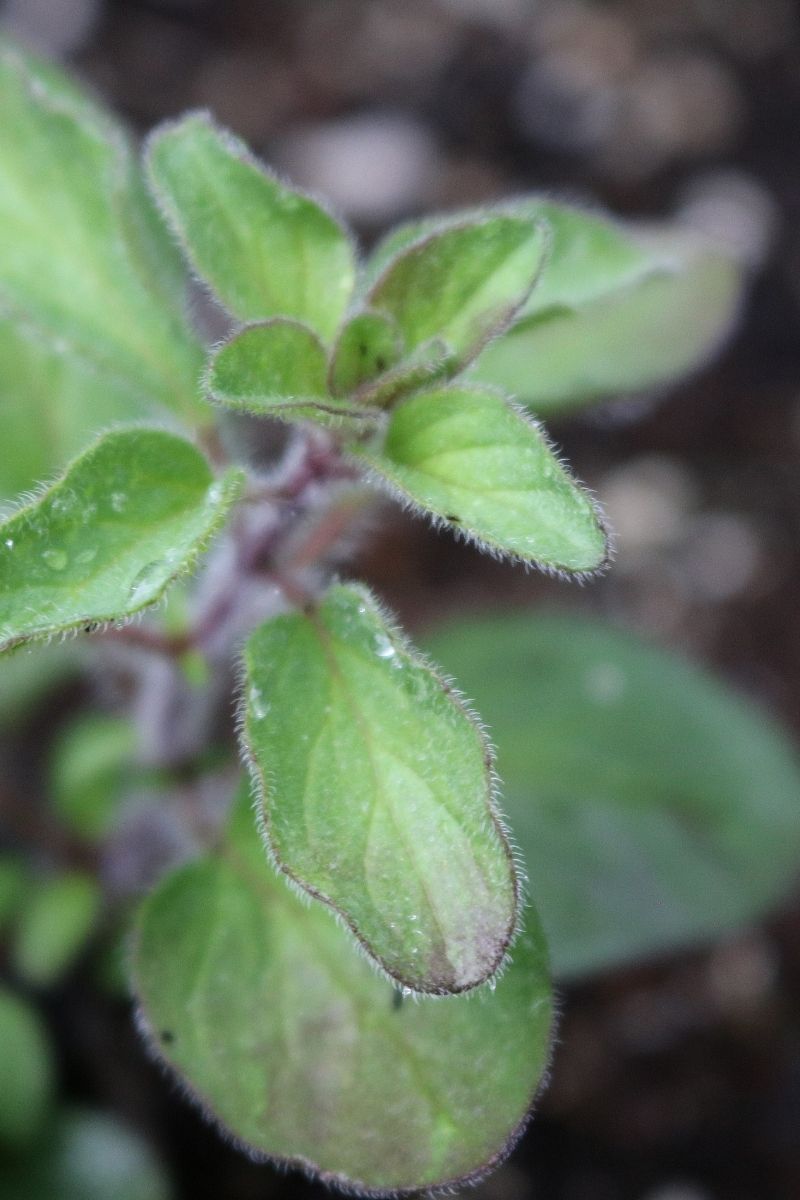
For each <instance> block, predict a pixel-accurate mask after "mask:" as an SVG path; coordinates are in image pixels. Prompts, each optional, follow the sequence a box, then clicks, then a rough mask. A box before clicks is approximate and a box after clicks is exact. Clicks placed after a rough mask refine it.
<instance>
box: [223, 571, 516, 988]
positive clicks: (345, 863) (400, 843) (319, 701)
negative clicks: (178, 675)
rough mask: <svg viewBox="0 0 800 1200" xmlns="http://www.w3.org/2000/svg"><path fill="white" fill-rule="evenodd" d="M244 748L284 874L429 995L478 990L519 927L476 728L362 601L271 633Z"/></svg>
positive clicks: (261, 642) (344, 596)
mask: <svg viewBox="0 0 800 1200" xmlns="http://www.w3.org/2000/svg"><path fill="white" fill-rule="evenodd" d="M245 666H246V680H245V688H246V701H247V706H246V717H245V729H244V738H245V744H246V748H247V753H248V755H249V757H250V759H251V762H252V765H253V769H254V773H255V777H256V780H257V783H258V790H259V793H260V802H261V805H262V811H263V817H264V832H265V836H266V839H267V843H268V846H269V848H270V851H271V853H272V854H273V855H274V858H275V860H276V863H277V865H278V866H279V867H280V869H281V870H282V871H284V872H285V873H286V874H287V875H288V876H289V877H290V878H291V879H293V880H294V881H295V882H297V883H298V884H300V886H301V887H303V888H304V889H305V890H306V891H308V892H310V893H311V894H312V895H313V896H317V897H319V898H320V899H322V900H324V901H325V903H327V904H329V905H331V907H333V908H334V909H335V910H336V911H337V912H339V913H340V914H341V915H342V916H343V917H344V919H345V921H346V922H347V924H348V925H349V926H350V927H351V928H352V930H353V931H354V932H355V934H356V936H357V937H358V938H359V940H360V941H361V942H362V943H363V945H364V946H365V948H366V949H367V951H368V952H369V954H370V955H372V956H373V957H374V958H375V959H376V960H377V961H378V962H379V963H380V964H381V966H382V967H383V968H384V969H385V970H386V971H387V972H388V973H389V974H390V975H391V976H393V977H394V978H395V979H397V980H398V981H399V982H400V983H402V984H404V985H405V986H407V987H409V988H413V989H414V990H416V991H421V992H438V993H447V992H459V991H464V990H465V989H467V988H471V987H474V986H475V985H476V984H479V983H481V982H482V981H483V980H485V979H486V978H487V977H488V976H490V975H492V974H493V973H494V972H495V971H496V970H497V968H498V967H499V966H500V965H501V963H502V961H503V959H504V957H505V954H506V949H507V947H508V944H509V942H510V940H511V936H512V933H513V929H514V922H515V919H516V914H517V893H516V883H515V878H514V871H513V863H512V861H511V855H510V852H509V849H508V845H507V843H506V840H505V837H504V835H503V833H502V830H501V828H500V825H499V822H498V818H497V815H496V812H495V809H494V806H493V801H492V796H491V778H490V765H489V751H488V747H487V744H486V742H485V741H484V739H483V737H482V735H481V732H480V730H479V728H478V726H477V724H476V723H475V721H474V720H472V719H471V718H470V716H469V715H468V714H467V712H466V711H465V710H464V709H463V708H462V707H461V705H460V703H459V702H458V700H457V699H456V697H455V696H454V695H453V693H452V691H451V690H450V689H449V688H448V687H447V686H446V685H445V684H444V683H443V681H442V680H441V679H440V678H439V676H438V675H436V674H435V673H434V672H433V671H432V670H431V669H430V668H429V667H428V666H427V665H426V664H425V663H424V662H422V661H421V660H420V658H419V657H418V655H416V654H415V653H414V651H413V650H412V649H411V648H410V647H409V645H408V644H407V643H406V642H405V640H404V639H403V638H401V637H400V635H399V634H398V633H397V632H396V630H395V629H394V628H393V627H392V626H391V625H390V624H388V623H387V622H386V620H385V619H384V617H383V616H382V614H381V612H380V610H379V609H378V607H377V605H376V604H375V601H374V600H373V599H372V598H371V596H370V595H369V594H368V593H367V592H366V591H365V590H363V589H361V588H356V587H334V588H332V589H331V591H329V592H328V594H327V596H326V597H325V599H324V600H323V601H322V603H321V604H320V605H319V607H318V608H317V609H316V610H314V611H311V612H308V613H293V614H291V615H288V616H280V617H277V618H275V619H274V620H272V621H269V622H267V623H266V624H265V625H262V626H261V628H260V629H258V630H257V631H256V632H255V633H254V634H253V635H252V636H251V638H250V640H249V642H248V643H247V648H246V651H245Z"/></svg>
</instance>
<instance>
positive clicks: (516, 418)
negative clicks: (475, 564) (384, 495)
mask: <svg viewBox="0 0 800 1200" xmlns="http://www.w3.org/2000/svg"><path fill="white" fill-rule="evenodd" d="M354 453H355V454H357V455H358V457H359V458H360V459H361V460H362V461H364V462H366V463H368V464H369V466H370V467H371V468H372V469H373V471H374V472H375V473H376V475H377V476H378V477H379V478H380V479H381V480H384V481H385V482H386V483H388V484H389V485H390V487H391V489H392V490H393V491H394V492H396V493H398V494H399V495H400V496H401V497H403V498H404V499H407V500H410V501H411V502H412V503H413V504H414V505H417V506H419V507H420V508H421V509H423V510H424V511H425V512H428V513H431V514H432V515H433V516H434V517H436V518H437V519H438V520H440V521H442V522H444V523H445V524H447V525H450V526H451V527H452V528H454V529H456V530H458V531H459V532H460V533H462V534H464V535H465V536H466V537H468V538H470V539H471V540H473V541H475V542H477V543H478V544H479V545H482V546H487V547H489V549H491V550H494V551H499V552H501V553H504V554H509V555H512V556H513V557H514V558H518V559H521V560H523V561H525V562H534V563H537V564H538V565H540V566H543V567H548V568H555V569H558V570H562V571H570V572H577V573H582V572H585V571H593V570H596V569H597V568H598V567H601V566H603V565H604V563H605V560H606V555H607V547H606V537H605V532H604V530H603V526H602V523H601V521H600V519H599V517H598V513H597V510H596V508H595V506H594V505H593V503H592V501H591V500H590V498H589V496H588V495H587V494H586V493H585V492H583V491H582V490H581V489H580V488H579V487H578V486H577V485H576V484H575V483H574V481H573V480H572V479H571V478H570V476H569V475H568V474H567V472H566V470H565V469H564V468H563V467H562V466H561V464H560V463H559V461H558V459H557V458H556V457H555V455H554V454H553V451H552V450H551V449H550V447H549V445H548V444H547V442H546V440H545V438H544V436H543V435H542V433H541V431H540V430H539V429H538V428H537V426H535V425H534V424H532V423H531V422H530V421H529V420H527V419H526V418H525V417H524V416H522V414H521V413H519V412H517V411H516V409H514V408H513V407H512V406H510V405H509V404H508V402H507V401H506V400H505V399H504V398H503V397H502V396H500V395H498V394H497V393H495V392H493V391H489V390H488V389H485V388H478V387H468V386H461V387H459V386H455V385H454V386H450V387H442V388H439V389H436V390H431V391H422V392H417V393H416V394H415V395H412V396H410V397H409V398H408V399H406V400H403V401H401V402H400V403H399V404H398V405H397V407H396V408H395V409H394V410H393V412H392V414H391V419H390V422H389V428H388V432H387V434H386V438H385V441H384V442H383V445H380V444H379V443H375V442H373V443H364V444H363V445H361V446H357V447H354Z"/></svg>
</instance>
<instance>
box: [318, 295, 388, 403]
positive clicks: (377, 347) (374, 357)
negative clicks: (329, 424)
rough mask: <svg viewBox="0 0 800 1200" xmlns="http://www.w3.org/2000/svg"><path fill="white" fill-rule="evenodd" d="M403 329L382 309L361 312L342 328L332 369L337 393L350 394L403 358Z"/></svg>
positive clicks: (333, 385)
mask: <svg viewBox="0 0 800 1200" xmlns="http://www.w3.org/2000/svg"><path fill="white" fill-rule="evenodd" d="M400 355H401V343H400V332H399V330H398V329H397V326H396V325H395V323H394V321H392V320H390V319H389V318H388V317H387V316H385V315H384V314H382V313H376V312H369V311H367V312H360V313H357V314H356V315H355V316H354V317H352V318H351V319H350V320H349V321H348V322H347V324H346V325H345V326H344V328H343V329H342V331H341V333H340V334H339V337H338V339H337V342H336V347H335V349H334V354H333V360H332V363H331V369H330V380H329V382H330V388H331V392H332V393H333V395H334V396H348V395H350V394H351V393H352V392H356V391H358V389H359V388H360V387H362V386H363V385H364V384H366V383H369V382H371V381H372V380H373V379H376V378H377V377H378V376H380V375H383V374H384V372H385V371H387V370H388V369H389V368H390V367H393V366H395V364H396V363H397V362H398V360H399V359H400Z"/></svg>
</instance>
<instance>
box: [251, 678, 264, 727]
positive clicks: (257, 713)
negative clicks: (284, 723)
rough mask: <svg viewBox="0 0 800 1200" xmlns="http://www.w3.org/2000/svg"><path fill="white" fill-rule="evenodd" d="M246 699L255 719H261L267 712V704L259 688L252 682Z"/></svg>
mask: <svg viewBox="0 0 800 1200" xmlns="http://www.w3.org/2000/svg"><path fill="white" fill-rule="evenodd" d="M248 699H249V701H250V708H251V710H252V713H253V716H254V717H255V719H256V720H257V721H263V720H264V718H265V717H266V715H267V713H268V712H269V705H268V704H267V703H266V701H265V700H264V697H263V695H262V692H261V688H259V687H256V685H255V684H252V686H251V688H250V691H249V693H248Z"/></svg>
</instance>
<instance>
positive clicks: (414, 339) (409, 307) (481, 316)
mask: <svg viewBox="0 0 800 1200" xmlns="http://www.w3.org/2000/svg"><path fill="white" fill-rule="evenodd" d="M546 251H547V239H546V236H545V233H544V231H543V227H542V226H541V225H538V224H536V223H535V222H533V221H529V220H525V219H522V218H519V217H507V216H498V217H487V218H485V219H484V220H481V221H473V222H471V223H468V224H464V225H457V226H452V227H450V228H446V229H444V230H442V231H439V232H434V233H432V234H431V235H430V236H429V237H427V238H424V239H423V240H422V241H419V242H416V243H414V244H412V245H411V246H410V247H408V248H407V249H405V250H404V251H403V253H402V254H401V255H400V256H399V257H398V258H396V259H394V260H393V261H391V262H390V263H389V265H388V266H387V267H386V270H385V271H384V273H383V275H381V276H380V278H379V279H378V280H377V281H376V282H375V284H374V285H373V287H372V289H371V290H370V292H369V296H368V303H369V305H370V306H371V307H372V308H374V309H376V310H377V311H379V312H384V313H386V314H388V315H389V316H390V317H392V318H393V319H394V320H395V321H396V322H397V325H398V327H399V329H400V333H401V335H402V337H403V339H404V341H405V345H406V349H407V350H414V349H416V348H417V347H418V346H422V345H424V344H425V343H426V342H428V341H430V340H432V339H434V338H440V339H442V340H443V341H445V342H446V343H447V344H448V345H449V346H450V348H451V350H452V351H453V353H454V355H455V363H454V367H455V369H460V368H461V367H463V366H464V365H465V364H466V363H468V362H469V361H471V359H473V358H474V357H475V355H476V354H478V353H479V352H480V350H482V349H483V347H484V346H485V345H486V343H487V341H489V340H490V339H491V338H492V337H494V336H496V335H497V334H498V333H500V332H502V331H503V330H504V329H506V328H507V327H508V325H509V324H510V323H511V321H512V320H513V318H514V316H515V315H516V313H517V312H518V311H519V309H520V307H521V306H522V305H523V304H524V303H525V301H526V300H527V298H528V296H529V295H530V293H531V289H532V288H533V286H534V283H535V282H536V278H537V275H538V274H539V271H540V270H541V268H542V263H543V262H544V258H545V254H546Z"/></svg>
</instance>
